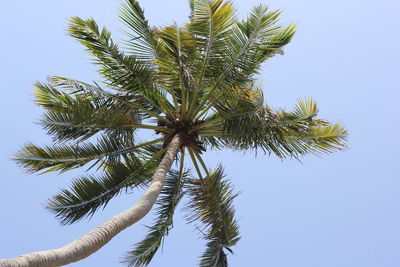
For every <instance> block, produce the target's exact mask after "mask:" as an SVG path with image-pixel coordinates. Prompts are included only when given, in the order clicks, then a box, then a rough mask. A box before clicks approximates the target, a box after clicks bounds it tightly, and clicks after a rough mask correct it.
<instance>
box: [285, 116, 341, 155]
mask: <svg viewBox="0 0 400 267" xmlns="http://www.w3.org/2000/svg"><path fill="white" fill-rule="evenodd" d="M324 124H325V125H323V126H314V127H310V128H309V129H308V131H307V132H306V133H302V134H299V133H296V132H294V131H290V130H289V131H287V132H285V134H284V139H285V142H286V143H287V144H288V146H289V147H291V149H292V150H294V151H301V154H306V153H312V154H316V155H318V154H322V153H332V152H334V151H336V150H341V149H344V148H346V147H347V145H346V140H347V136H348V133H347V130H346V129H345V128H344V127H343V126H342V125H341V124H340V123H333V124H328V123H327V122H324Z"/></svg>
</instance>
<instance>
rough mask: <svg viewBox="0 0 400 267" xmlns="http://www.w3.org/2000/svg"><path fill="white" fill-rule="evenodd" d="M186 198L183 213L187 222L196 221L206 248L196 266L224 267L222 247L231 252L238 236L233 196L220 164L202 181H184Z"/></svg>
mask: <svg viewBox="0 0 400 267" xmlns="http://www.w3.org/2000/svg"><path fill="white" fill-rule="evenodd" d="M187 183H188V185H187V190H186V191H185V192H186V194H187V195H188V197H189V201H188V204H187V209H188V210H189V212H190V214H189V215H188V216H187V219H188V221H189V222H194V221H200V222H201V223H202V228H203V229H202V233H204V238H205V239H206V240H207V249H206V251H205V252H204V253H203V255H202V256H201V261H200V266H203V267H209V266H219V267H226V266H228V265H227V257H226V253H225V250H227V251H229V252H232V249H231V248H232V246H234V245H235V244H236V243H237V242H238V241H239V239H240V237H239V227H238V225H237V221H236V219H235V218H234V216H235V210H234V208H233V206H232V202H233V200H234V199H235V197H236V196H237V194H234V193H233V189H232V186H231V185H230V183H229V182H228V181H227V180H224V175H223V171H222V168H221V166H219V167H218V168H217V169H216V170H215V171H213V172H212V173H210V174H209V175H208V176H207V177H206V178H204V179H203V180H193V179H192V180H188V181H187Z"/></svg>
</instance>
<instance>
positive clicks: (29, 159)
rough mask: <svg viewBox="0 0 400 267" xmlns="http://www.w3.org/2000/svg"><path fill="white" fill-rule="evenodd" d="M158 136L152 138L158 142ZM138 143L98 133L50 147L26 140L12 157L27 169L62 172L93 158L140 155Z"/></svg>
mask: <svg viewBox="0 0 400 267" xmlns="http://www.w3.org/2000/svg"><path fill="white" fill-rule="evenodd" d="M160 140H161V139H158V140H156V141H158V142H159V141H160ZM150 143H151V142H149V144H150ZM142 146H143V145H140V144H139V145H135V146H126V143H125V142H123V140H120V139H119V138H115V137H114V138H113V137H112V136H111V138H110V136H101V137H99V138H98V140H97V143H95V144H94V143H91V142H84V143H81V144H77V145H74V144H71V145H70V144H64V145H58V146H52V147H51V146H44V147H39V146H36V145H33V144H28V145H26V146H25V147H23V148H22V149H21V150H19V151H18V152H17V153H16V155H15V156H14V159H15V160H16V161H17V163H18V164H19V165H21V166H22V167H23V168H25V169H26V170H27V171H28V172H38V171H44V172H43V173H45V172H50V171H60V172H65V171H68V170H70V169H74V168H78V167H82V166H84V165H86V164H88V163H89V162H92V161H95V163H94V164H95V165H96V164H99V163H102V162H103V161H105V162H108V163H110V162H118V161H119V160H121V157H122V156H126V155H130V156H133V155H135V154H138V155H140V154H141V149H142V148H141V147H142ZM93 166H94V165H92V167H93ZM100 166H101V165H100Z"/></svg>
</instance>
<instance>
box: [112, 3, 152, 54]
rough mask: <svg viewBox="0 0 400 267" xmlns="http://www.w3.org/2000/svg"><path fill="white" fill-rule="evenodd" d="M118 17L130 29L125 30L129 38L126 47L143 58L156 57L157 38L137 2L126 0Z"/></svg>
mask: <svg viewBox="0 0 400 267" xmlns="http://www.w3.org/2000/svg"><path fill="white" fill-rule="evenodd" d="M119 17H120V19H121V20H122V22H123V23H124V24H125V25H126V26H128V28H129V30H130V31H126V32H125V33H126V34H127V36H128V37H129V38H130V39H129V40H128V41H127V46H128V49H129V50H130V51H131V52H132V53H134V54H135V55H136V56H139V57H140V58H141V59H143V60H148V61H150V60H154V59H155V58H157V54H158V53H159V52H158V49H157V40H156V37H155V36H154V32H153V29H152V28H151V27H150V25H149V23H148V21H147V19H146V18H145V16H144V11H143V9H142V8H141V6H140V5H139V2H138V1H135V0H127V1H126V2H125V3H123V4H122V8H121V11H120V15H119Z"/></svg>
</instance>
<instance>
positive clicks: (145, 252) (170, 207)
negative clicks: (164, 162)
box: [124, 166, 189, 266]
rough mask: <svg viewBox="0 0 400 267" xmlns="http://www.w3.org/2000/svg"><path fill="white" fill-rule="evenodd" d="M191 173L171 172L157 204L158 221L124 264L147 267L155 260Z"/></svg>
mask: <svg viewBox="0 0 400 267" xmlns="http://www.w3.org/2000/svg"><path fill="white" fill-rule="evenodd" d="M182 167H183V166H182ZM188 175H189V172H188V171H183V170H182V172H178V171H173V170H172V171H170V172H169V173H168V175H167V178H166V180H165V185H164V187H163V190H162V191H161V194H160V197H159V199H158V200H157V202H156V205H157V208H156V215H157V219H156V220H155V222H154V225H153V226H149V227H148V228H149V230H150V231H149V233H148V234H147V236H146V237H145V239H144V240H142V241H141V242H138V243H137V244H136V245H135V247H134V249H133V250H132V251H130V252H129V253H128V255H127V257H126V258H125V260H124V262H125V263H127V264H128V266H147V265H148V264H149V263H150V261H151V260H152V259H153V257H154V255H155V254H156V252H157V250H158V248H159V247H160V245H161V244H162V241H163V239H164V238H165V236H167V235H168V233H169V231H170V229H171V228H172V227H173V216H174V211H175V208H176V207H177V205H178V203H179V201H180V200H181V198H182V196H183V190H182V188H183V181H184V180H186V179H187V178H188Z"/></svg>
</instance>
